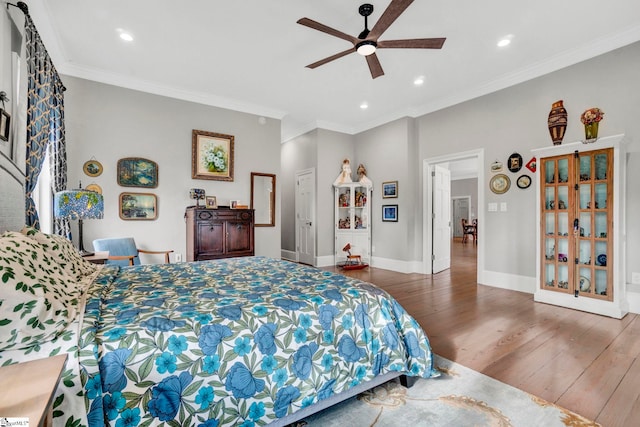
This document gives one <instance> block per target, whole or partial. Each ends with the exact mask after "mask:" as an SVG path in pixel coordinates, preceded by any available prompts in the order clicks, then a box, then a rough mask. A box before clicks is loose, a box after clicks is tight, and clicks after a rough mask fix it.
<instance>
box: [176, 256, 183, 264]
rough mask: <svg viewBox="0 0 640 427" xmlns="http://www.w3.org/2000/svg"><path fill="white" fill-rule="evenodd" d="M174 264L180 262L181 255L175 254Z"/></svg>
mask: <svg viewBox="0 0 640 427" xmlns="http://www.w3.org/2000/svg"><path fill="white" fill-rule="evenodd" d="M176 262H182V254H176Z"/></svg>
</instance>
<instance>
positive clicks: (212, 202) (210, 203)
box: [205, 196, 218, 209]
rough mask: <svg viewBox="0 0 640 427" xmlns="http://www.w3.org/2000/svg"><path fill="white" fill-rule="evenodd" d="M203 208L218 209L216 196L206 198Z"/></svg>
mask: <svg viewBox="0 0 640 427" xmlns="http://www.w3.org/2000/svg"><path fill="white" fill-rule="evenodd" d="M205 206H206V208H207V209H218V200H217V199H216V196H207V198H206V199H205Z"/></svg>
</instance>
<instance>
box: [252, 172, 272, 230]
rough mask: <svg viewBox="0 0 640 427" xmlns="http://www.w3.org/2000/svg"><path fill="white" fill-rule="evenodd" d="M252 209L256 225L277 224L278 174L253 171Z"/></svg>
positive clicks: (270, 225) (268, 225)
mask: <svg viewBox="0 0 640 427" xmlns="http://www.w3.org/2000/svg"><path fill="white" fill-rule="evenodd" d="M251 209H253V210H254V225H255V226H256V227H275V225H276V176H275V175H274V174H272V173H259V172H251Z"/></svg>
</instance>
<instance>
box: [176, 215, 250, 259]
mask: <svg viewBox="0 0 640 427" xmlns="http://www.w3.org/2000/svg"><path fill="white" fill-rule="evenodd" d="M185 218H186V221H187V261H203V260H207V259H218V258H230V257H238V256H252V255H254V242H253V227H254V220H253V209H230V208H228V207H220V208H218V209H206V208H204V207H195V206H190V207H188V208H187V211H186V213H185Z"/></svg>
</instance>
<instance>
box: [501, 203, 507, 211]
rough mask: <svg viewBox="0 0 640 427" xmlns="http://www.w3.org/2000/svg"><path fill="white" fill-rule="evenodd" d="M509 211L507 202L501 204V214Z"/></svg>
mask: <svg viewBox="0 0 640 427" xmlns="http://www.w3.org/2000/svg"><path fill="white" fill-rule="evenodd" d="M506 211H507V202H500V212H506Z"/></svg>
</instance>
